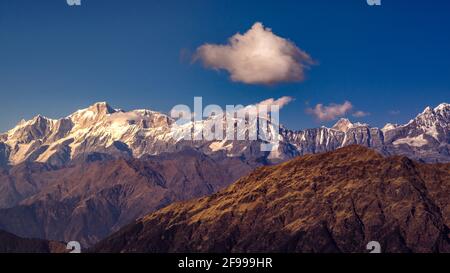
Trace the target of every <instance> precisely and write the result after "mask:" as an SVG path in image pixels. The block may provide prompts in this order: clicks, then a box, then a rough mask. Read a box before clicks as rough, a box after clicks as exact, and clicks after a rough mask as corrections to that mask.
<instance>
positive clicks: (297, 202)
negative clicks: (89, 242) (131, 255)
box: [91, 145, 450, 252]
mask: <svg viewBox="0 0 450 273" xmlns="http://www.w3.org/2000/svg"><path fill="white" fill-rule="evenodd" d="M449 196H450V165H449V164H423V163H418V162H415V161H412V160H410V159H408V158H406V157H401V156H394V157H387V158H386V157H383V156H382V155H380V154H378V153H376V152H374V151H373V150H371V149H367V148H364V147H362V146H355V145H352V146H348V147H345V148H342V149H338V150H337V151H334V152H329V153H323V154H318V155H306V156H302V157H299V158H296V159H293V160H291V161H288V162H286V163H282V164H280V165H277V166H272V167H261V168H258V169H256V170H255V171H253V172H252V173H251V174H249V175H247V176H245V177H243V178H241V179H239V180H238V181H237V182H235V183H234V184H232V185H231V186H229V187H228V188H226V189H224V190H222V191H220V192H218V193H216V194H213V195H211V196H209V197H203V198H200V199H195V200H192V201H188V202H181V203H175V204H172V205H170V206H167V207H165V208H163V209H161V210H159V211H157V212H155V213H152V214H150V215H147V216H145V217H143V218H142V219H139V220H137V221H135V222H134V223H132V224H130V225H128V226H126V227H124V228H123V229H121V230H120V231H118V232H117V233H115V234H113V235H111V236H110V237H108V238H107V239H105V240H103V241H101V242H100V243H98V244H97V245H96V246H95V247H93V248H92V250H91V251H93V252H366V244H367V243H368V242H369V241H378V242H379V243H380V244H381V247H382V251H383V252H450V237H449V236H450V229H449V227H450V200H449Z"/></svg>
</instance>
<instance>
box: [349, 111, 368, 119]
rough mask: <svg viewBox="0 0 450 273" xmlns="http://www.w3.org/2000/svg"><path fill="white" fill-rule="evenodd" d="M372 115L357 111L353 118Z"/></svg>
mask: <svg viewBox="0 0 450 273" xmlns="http://www.w3.org/2000/svg"><path fill="white" fill-rule="evenodd" d="M368 115H370V113H368V112H364V111H356V112H354V113H353V114H352V116H354V117H355V118H363V117H366V116H368Z"/></svg>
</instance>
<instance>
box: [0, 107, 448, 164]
mask: <svg viewBox="0 0 450 273" xmlns="http://www.w3.org/2000/svg"><path fill="white" fill-rule="evenodd" d="M449 121H450V105H449V104H448V103H442V104H440V105H439V106H437V107H436V108H434V109H433V108H430V107H427V108H426V109H425V110H424V111H423V112H422V113H420V114H419V115H417V117H415V118H414V119H412V120H411V121H410V122H408V123H407V124H404V125H397V124H387V125H386V126H384V127H383V128H376V127H370V126H369V125H367V124H362V123H352V122H350V121H349V120H348V119H340V120H339V121H338V122H337V123H336V124H335V125H334V126H333V127H332V128H326V127H320V128H313V129H306V130H302V131H293V130H289V129H287V128H284V127H281V128H280V135H281V142H280V145H278V147H277V149H276V150H274V151H272V152H270V153H268V152H261V151H260V149H259V144H260V141H249V140H246V141H239V140H227V139H225V140H222V141H206V140H202V141H186V140H182V139H181V138H179V137H177V136H176V134H178V133H179V132H177V130H176V129H175V130H174V129H173V128H174V127H173V126H178V125H176V124H175V120H174V119H172V118H171V117H169V116H168V115H165V114H163V113H159V112H155V111H150V110H133V111H128V112H126V111H123V110H118V109H113V108H112V107H110V106H109V105H108V104H107V103H105V102H100V103H95V104H94V105H92V106H90V107H88V108H86V109H82V110H78V111H76V112H75V113H73V114H71V115H69V116H67V117H65V118H62V119H58V120H55V119H49V118H46V117H43V116H40V115H38V116H36V117H34V118H33V119H31V120H28V121H22V122H20V123H19V124H18V125H17V126H16V127H14V128H13V129H11V130H9V131H7V132H6V133H4V134H1V135H0V165H16V164H19V163H22V162H27V161H35V162H43V163H48V164H49V165H51V166H55V167H58V166H63V165H65V164H67V163H69V162H71V161H73V160H77V159H89V158H91V159H92V158H95V159H98V158H104V157H105V158H108V157H135V158H139V157H141V156H143V155H158V154H161V153H164V152H175V151H179V150H181V149H182V148H183V147H185V146H190V147H194V148H197V149H199V150H200V151H202V152H204V153H206V154H210V153H216V152H222V153H225V154H226V155H227V156H230V157H233V156H238V157H239V156H240V157H246V158H248V157H256V158H264V159H265V160H268V161H272V162H276V161H282V160H286V159H289V158H292V157H294V156H297V155H304V154H309V153H319V152H326V151H331V150H335V149H337V148H340V147H343V146H347V145H351V144H361V145H364V146H367V147H371V148H374V149H377V150H379V151H381V152H382V153H384V154H402V155H406V156H409V157H410V158H413V159H417V160H422V161H426V162H446V161H450V152H449V151H450V149H449V148H450V130H449V124H450V123H449ZM207 122H211V119H207V120H205V121H203V124H206V123H207ZM182 127H183V126H179V130H183V129H184V128H182ZM175 128H176V127H175Z"/></svg>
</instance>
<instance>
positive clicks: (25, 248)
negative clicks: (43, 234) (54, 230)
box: [0, 230, 68, 253]
mask: <svg viewBox="0 0 450 273" xmlns="http://www.w3.org/2000/svg"><path fill="white" fill-rule="evenodd" d="M0 242H1V244H0V253H65V252H68V250H66V245H65V244H63V243H61V242H55V241H46V240H39V239H25V238H20V237H18V236H16V235H14V234H11V233H8V232H5V231H1V230H0Z"/></svg>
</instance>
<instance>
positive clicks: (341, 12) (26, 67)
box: [0, 0, 450, 131]
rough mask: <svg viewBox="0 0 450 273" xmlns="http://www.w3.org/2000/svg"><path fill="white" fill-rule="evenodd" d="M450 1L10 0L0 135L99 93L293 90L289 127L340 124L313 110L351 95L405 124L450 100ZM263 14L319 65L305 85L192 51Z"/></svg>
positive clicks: (149, 103) (1, 39)
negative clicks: (207, 61) (196, 59)
mask: <svg viewBox="0 0 450 273" xmlns="http://www.w3.org/2000/svg"><path fill="white" fill-rule="evenodd" d="M449 13H450V2H449V1H444V0H435V1H424V0H420V1H407V0H395V1H394V0H383V1H382V5H381V6H380V7H371V6H368V5H367V4H366V1H365V0H345V1H344V0H342V1H336V0H333V1H331V0H329V1H326V0H323V1H320V0H314V1H300V0H292V1H283V0H281V1H264V0H259V1H254V0H246V1H232V0H227V1H225V0H222V1H218V0H217V1H212V0H210V1H197V0H191V1H181V0H180V1H147V0H140V1H139V0H127V1H125V0H82V5H81V6H79V7H70V6H68V5H67V4H66V2H65V0H48V1H31V0H0V97H1V100H0V131H5V130H7V129H9V128H11V127H12V126H14V125H15V124H16V123H17V122H18V121H19V120H20V119H22V118H25V119H28V118H31V117H33V116H35V115H37V114H43V115H45V116H49V117H52V118H59V117H62V116H66V115H68V114H70V113H71V112H73V111H75V110H76V109H79V108H84V107H87V106H88V105H90V104H92V103H94V102H96V101H107V102H109V103H110V104H111V105H112V106H114V107H118V108H123V109H127V110H131V109H137V108H147V109H153V110H157V111H163V112H168V111H169V110H170V109H171V108H172V107H173V106H174V105H176V104H188V105H192V104H193V97H194V96H202V97H203V101H204V104H210V103H214V104H219V105H222V106H225V105H226V104H250V103H256V102H258V101H262V100H264V99H267V98H278V97H282V96H291V97H293V98H295V101H294V102H292V103H290V104H289V105H287V106H286V107H285V108H283V109H282V112H281V114H280V118H281V121H282V123H284V124H285V125H287V126H288V127H290V128H292V129H302V128H309V127H316V126H319V125H330V124H333V123H334V122H333V121H328V122H318V121H317V120H315V119H314V117H313V116H311V115H307V114H305V110H306V108H308V107H314V106H315V105H316V104H318V103H323V104H325V105H327V104H330V103H339V104H340V103H343V102H344V101H350V102H351V103H352V105H353V106H354V110H355V111H356V110H361V111H365V112H368V113H370V115H368V116H365V117H362V118H355V117H350V118H351V120H354V121H362V122H367V123H369V124H372V125H375V126H381V125H383V124H384V123H386V122H398V123H403V122H406V121H408V120H409V119H410V118H412V117H413V116H415V115H416V114H417V113H418V112H421V111H422V110H423V109H424V108H425V107H426V106H427V105H430V106H436V105H437V104H439V103H441V102H450V100H449V94H450V52H449V51H450V50H449V49H450V27H449V26H450V16H449V15H448V14H449ZM255 22H262V23H263V24H264V26H266V27H269V28H271V29H272V31H273V33H274V34H275V35H277V36H280V37H283V38H286V39H289V40H290V41H291V42H293V43H295V45H296V46H298V47H299V48H300V49H302V50H304V51H306V52H307V53H308V54H309V55H310V56H311V57H312V58H313V59H314V60H315V61H316V62H317V64H316V65H313V66H312V67H311V68H310V69H309V70H308V71H306V72H305V75H306V78H305V80H304V81H302V82H292V83H280V84H276V85H269V86H266V85H258V84H245V83H240V82H232V81H230V79H229V75H228V73H227V72H226V71H221V72H217V71H214V70H209V69H205V68H204V67H203V66H202V65H201V64H200V63H192V62H191V61H190V58H189V56H191V54H193V53H194V52H195V50H196V48H197V47H199V46H201V45H202V44H205V43H214V44H224V43H226V42H227V39H228V38H229V37H231V36H232V35H234V34H235V33H237V32H240V33H244V32H246V31H247V30H248V29H250V28H251V27H252V25H253V24H254V23H255Z"/></svg>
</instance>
